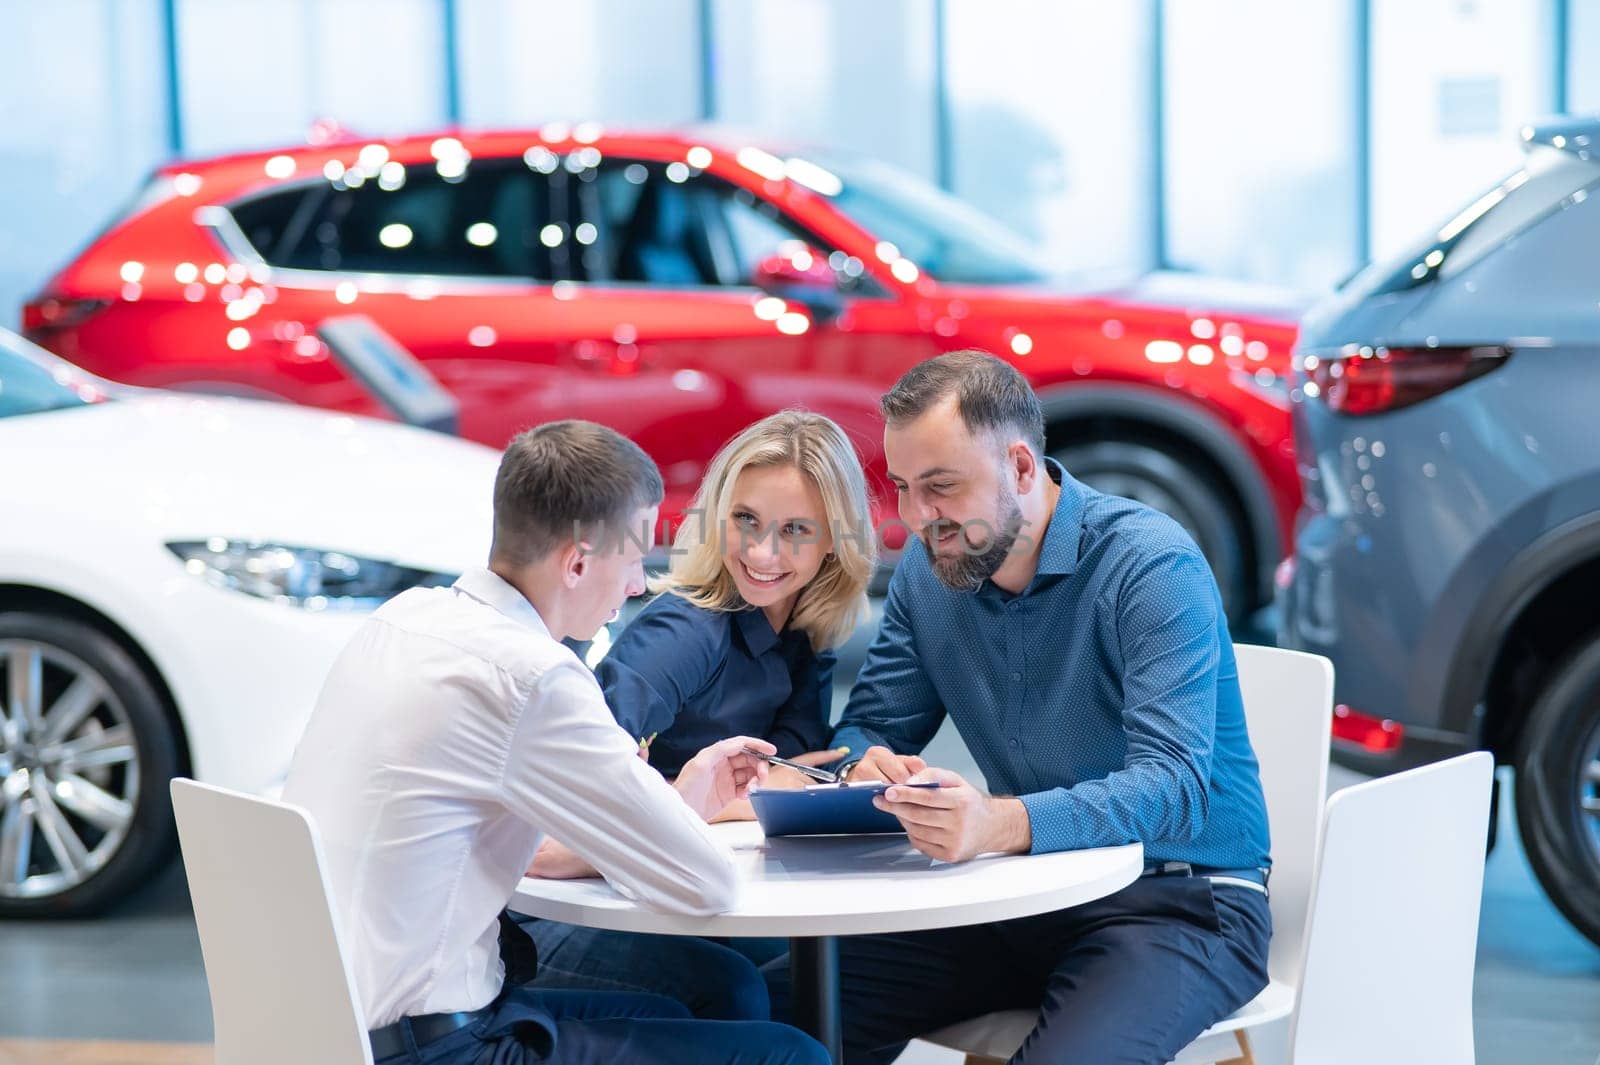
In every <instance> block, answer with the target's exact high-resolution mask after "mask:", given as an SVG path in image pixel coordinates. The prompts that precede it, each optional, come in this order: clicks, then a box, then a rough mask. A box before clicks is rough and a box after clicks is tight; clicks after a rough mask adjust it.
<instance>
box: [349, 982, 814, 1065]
mask: <svg viewBox="0 0 1600 1065" xmlns="http://www.w3.org/2000/svg"><path fill="white" fill-rule="evenodd" d="M552 1024H553V1027H554V1036H555V1038H554V1046H553V1047H551V1046H550V1043H551V1038H550V1036H551V1027H552ZM546 1048H548V1052H547V1051H546ZM827 1061H828V1056H827V1052H826V1051H824V1050H823V1049H822V1045H821V1044H820V1043H818V1042H817V1041H816V1040H814V1039H812V1038H811V1037H810V1036H808V1035H805V1034H803V1033H801V1032H799V1031H797V1030H796V1029H793V1028H789V1027H787V1026H785V1025H781V1024H772V1023H770V1022H765V1021H699V1020H694V1019H692V1018H690V1016H689V1011H688V1010H687V1009H685V1008H684V1007H683V1006H682V1005H681V1004H679V1003H677V1002H674V1001H673V1000H671V999H668V998H662V997H660V996H658V995H633V994H626V993H623V992H606V991H595V992H588V991H539V990H535V989H532V988H508V989H507V990H506V991H505V993H504V994H502V995H501V997H500V998H499V999H498V1000H497V1001H496V1003H495V1007H494V1012H493V1013H491V1014H490V1015H489V1016H488V1017H487V1018H485V1019H484V1020H481V1021H478V1022H476V1023H474V1024H470V1025H468V1026H467V1027H465V1028H462V1029H460V1030H459V1031H456V1032H452V1033H451V1034H450V1035H447V1036H445V1037H444V1038H443V1039H439V1040H436V1041H434V1042H432V1043H429V1044H428V1045H427V1046H424V1047H421V1048H419V1049H416V1050H410V1051H407V1052H405V1053H400V1054H392V1055H390V1056H388V1057H385V1058H381V1059H379V1061H378V1062H377V1063H376V1065H532V1063H534V1062H538V1063H541V1065H631V1063H634V1062H638V1063H640V1065H655V1063H660V1065H682V1063H683V1062H708V1063H709V1062H725V1063H728V1065H827Z"/></svg>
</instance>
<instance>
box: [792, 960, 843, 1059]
mask: <svg viewBox="0 0 1600 1065" xmlns="http://www.w3.org/2000/svg"><path fill="white" fill-rule="evenodd" d="M789 973H790V979H791V980H792V981H793V984H792V987H791V994H793V995H794V1003H793V1011H794V1023H795V1027H797V1028H799V1029H800V1030H801V1031H802V1032H808V1033H810V1034H811V1035H813V1036H815V1037H816V1039H817V1041H818V1042H819V1043H821V1044H822V1045H823V1046H824V1047H826V1048H827V1050H828V1056H829V1058H831V1059H832V1060H833V1061H834V1062H839V1061H842V1060H843V1059H844V1038H843V1032H842V1030H841V1029H840V1026H839V941H838V940H837V939H836V938H834V937H833V936H804V937H801V936H796V937H794V938H792V939H790V940H789Z"/></svg>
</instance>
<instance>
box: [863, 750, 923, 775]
mask: <svg viewBox="0 0 1600 1065" xmlns="http://www.w3.org/2000/svg"><path fill="white" fill-rule="evenodd" d="M927 768H928V763H927V762H924V761H923V760H922V759H921V758H918V757H917V756H916V755H914V754H895V753H894V752H893V751H891V750H890V749H889V748H887V747H868V748H867V753H866V754H864V755H862V756H861V761H859V762H857V763H856V767H855V768H854V769H852V770H850V776H849V780H851V781H857V780H882V781H885V782H887V783H889V784H904V783H905V782H906V781H908V780H910V779H911V778H912V776H913V775H915V774H917V773H920V772H922V771H923V770H925V769H927Z"/></svg>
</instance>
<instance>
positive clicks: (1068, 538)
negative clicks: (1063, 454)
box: [1023, 458, 1087, 575]
mask: <svg viewBox="0 0 1600 1065" xmlns="http://www.w3.org/2000/svg"><path fill="white" fill-rule="evenodd" d="M1044 466H1045V469H1046V471H1048V472H1049V474H1050V479H1051V480H1052V481H1055V482H1056V483H1057V484H1059V485H1060V486H1061V496H1060V498H1059V499H1057V500H1056V509H1055V510H1054V511H1053V512H1052V513H1051V515H1050V524H1049V525H1047V526H1046V527H1045V530H1044V543H1043V544H1041V545H1040V547H1039V566H1038V568H1037V569H1036V570H1035V571H1034V572H1035V574H1036V575H1039V574H1046V573H1048V574H1061V575H1066V574H1069V573H1071V572H1072V571H1073V570H1075V569H1077V568H1078V547H1079V544H1080V543H1081V542H1082V540H1083V508H1084V493H1085V492H1086V491H1087V489H1085V488H1084V486H1083V485H1082V484H1079V483H1078V482H1077V481H1075V480H1073V478H1072V475H1071V474H1069V473H1068V472H1067V471H1066V469H1064V468H1063V467H1062V465H1061V463H1059V462H1057V461H1056V460H1055V459H1052V458H1047V459H1045V460H1044ZM1023 532H1027V530H1026V529H1024V530H1023Z"/></svg>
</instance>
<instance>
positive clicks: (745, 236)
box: [23, 124, 1299, 618]
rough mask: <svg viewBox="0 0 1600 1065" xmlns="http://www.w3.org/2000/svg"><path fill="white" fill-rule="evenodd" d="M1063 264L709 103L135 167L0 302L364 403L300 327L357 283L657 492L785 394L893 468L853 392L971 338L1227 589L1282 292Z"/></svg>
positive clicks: (918, 187)
mask: <svg viewBox="0 0 1600 1065" xmlns="http://www.w3.org/2000/svg"><path fill="white" fill-rule="evenodd" d="M1061 274H1062V271H1061V270H1060V269H1058V268H1057V269H1053V268H1051V267H1050V266H1049V265H1047V264H1045V263H1044V262H1042V261H1041V260H1040V257H1039V256H1037V255H1035V254H1034V252H1033V251H1032V250H1030V248H1029V247H1028V246H1027V245H1025V244H1024V243H1023V242H1022V241H1021V240H1020V239H1018V238H1016V237H1014V236H1013V235H1011V234H1010V233H1009V232H1008V231H1007V230H1006V229H1005V228H1003V227H1002V226H1001V225H999V224H998V223H996V222H994V221H993V220H991V219H989V218H988V217H986V216H985V215H984V214H982V213H981V212H979V211H978V210H976V209H974V208H973V207H971V206H969V205H967V204H965V203H963V202H962V201H961V200H959V199H957V198H955V197H953V196H951V195H949V194H948V193H946V192H944V191H941V190H940V189H938V188H936V187H935V186H934V185H932V184H930V183H928V182H926V181H924V180H922V179H921V178H918V177H915V176H913V175H911V174H908V173H906V172H904V171H901V170H898V169H896V168H894V167H891V166H888V165H886V164H883V163H880V162H875V161H871V160H867V159H862V158H851V157H846V156H843V155H836V154H826V153H817V152H807V151H801V152H794V151H789V150H786V149H779V148H777V147H775V146H772V145H767V146H765V147H762V146H757V145H756V144H754V143H751V142H748V141H746V140H744V139H741V138H736V137H732V136H731V135H729V134H726V133H723V132H719V131H715V130H712V129H700V130H689V131H686V132H681V133H680V132H653V133H627V132H619V131H608V130H604V129H602V128H600V127H599V126H597V125H593V124H578V125H576V126H571V125H567V124H553V125H548V126H544V127H541V128H538V129H529V130H525V131H518V132H504V133H480V134H468V133H457V132H449V133H443V134H430V135H422V136H412V137H406V138H400V139H393V140H382V139H372V140H366V139H358V138H353V137H350V136H348V135H344V134H335V135H333V136H332V138H331V139H330V140H328V141H327V142H326V143H322V144H319V145H315V146H299V147H293V148H286V149H280V150H268V151H260V152H252V153H247V154H238V155H228V156H223V157H220V158H214V159H210V160H189V161H184V162H175V163H172V164H170V165H168V166H165V167H163V168H161V169H160V170H159V171H158V173H157V174H156V175H155V177H154V178H152V180H151V181H150V182H149V184H148V186H147V188H146V189H145V192H144V193H143V195H141V196H140V197H139V198H138V200H137V202H136V203H135V204H134V206H133V208H132V209H131V210H129V211H128V212H126V213H125V214H124V215H123V216H122V217H120V218H119V219H117V220H116V221H115V222H114V223H113V224H112V225H111V226H110V228H108V229H107V230H106V231H105V232H104V233H102V234H101V235H100V236H99V237H98V238H97V239H96V240H94V241H93V242H92V243H91V244H90V245H89V246H88V248H86V249H85V250H84V251H83V252H82V253H81V254H79V255H78V256H77V257H76V258H75V259H74V260H73V261H72V262H71V263H70V264H69V265H68V266H67V267H66V268H65V269H62V270H61V271H59V272H58V273H56V274H55V275H54V276H53V277H52V278H51V279H50V280H49V281H48V282H46V283H45V284H44V286H43V287H42V289H40V290H39V291H38V293H37V294H36V296H35V297H34V298H33V299H32V300H30V301H29V302H28V303H27V305H26V306H25V307H24V309H23V322H24V327H25V330H26V332H27V335H28V336H30V337H31V338H32V339H34V340H35V341H37V342H38V343H40V344H43V345H45V346H47V347H49V348H51V349H52V350H54V351H55V352H56V353H57V354H59V355H61V356H63V357H65V358H68V359H71V360H73V361H74V362H77V363H79V364H80V365H82V366H84V367H86V368H88V369H90V370H92V371H93V372H95V373H97V374H101V375H103V376H106V377H109V378H112V379H115V380H119V381H128V382H132V383H136V384H142V385H156V386H162V387H174V388H184V389H198V390H203V391H213V392H224V393H230V394H238V395H248V396H260V397H273V398H278V399H286V400H290V401H292V402H295V403H304V404H309V405H312V406H320V407H327V408H331V409H335V410H342V411H347V412H354V413H371V414H377V413H382V411H380V410H379V409H378V408H376V407H375V406H374V405H373V402H372V400H371V398H370V396H369V395H368V393H367V392H366V391H365V390H363V389H362V388H361V387H359V385H358V384H357V383H356V382H354V381H353V380H352V379H351V377H350V376H349V375H347V374H346V373H344V372H343V371H342V370H341V369H340V368H339V367H338V366H337V365H336V364H335V363H334V362H333V361H331V360H330V359H329V358H328V353H327V349H326V347H325V345H324V344H323V343H322V342H321V341H320V340H319V338H318V337H317V336H316V335H315V334H316V332H317V329H318V327H319V323H320V322H322V321H323V320H324V319H325V318H327V317H329V316H333V315H338V314H342V313H347V312H350V311H359V312H360V313H362V314H365V315H367V316H369V317H370V318H371V319H372V320H373V321H374V322H376V323H377V324H378V326H379V327H380V328H381V329H383V330H384V331H385V332H387V333H388V334H389V335H391V336H392V337H393V338H394V339H395V340H396V341H397V342H398V343H399V344H400V345H401V346H402V347H404V348H405V349H407V350H409V351H410V352H412V353H413V354H414V355H415V356H416V357H417V358H418V359H419V360H420V361H421V363H422V364H423V365H424V366H425V367H426V368H427V369H428V371H429V372H430V373H431V375H432V376H433V377H434V378H436V379H437V380H438V382H439V383H440V384H441V385H443V386H444V388H445V389H446V390H448V391H449V392H450V393H452V394H453V395H454V396H455V398H456V400H457V401H458V402H459V405H460V431H461V433H462V435H464V436H466V437H468V438H470V439H474V440H478V441H480V442H483V443H486V444H489V445H491V446H494V447H500V446H503V445H504V443H505V442H506V440H508V439H509V438H510V437H511V436H512V435H513V434H514V433H515V432H516V431H517V430H519V429H521V428H524V427H526V426H528V425H531V424H536V423H539V422H543V421H548V420H551V419H553V418H558V417H579V418H587V419H590V420H593V421H598V422H601V423H603V424H606V425H610V426H612V427H614V428H616V429H618V430H620V431H622V432H623V433H625V434H626V435H628V436H629V437H631V438H632V439H634V440H636V441H637V442H638V443H639V444H640V445H641V446H643V447H644V448H645V449H646V450H647V451H648V452H649V453H650V454H651V455H652V457H654V458H655V460H656V462H657V463H658V465H659V466H660V467H661V470H662V473H663V475H664V478H665V480H666V484H667V493H668V496H667V501H666V505H665V508H664V509H665V510H666V511H667V512H668V513H672V512H676V511H679V510H681V509H682V508H683V507H685V506H686V505H687V503H688V501H689V499H690V497H691V496H692V495H693V493H694V490H695V488H696V487H697V486H698V484H699V481H700V477H701V475H702V473H703V472H704V469H705V466H706V464H707V462H708V461H709V460H710V458H711V456H712V455H713V454H714V453H715V451H716V449H717V448H718V447H720V446H721V445H722V443H723V442H724V441H726V440H727V439H728V438H729V437H731V436H732V435H733V434H734V433H736V432H737V431H738V430H739V429H740V428H742V427H743V426H745V425H747V424H749V423H750V422H752V421H754V420H756V419H758V418H760V417H762V416H764V415H766V414H769V413H772V412H773V411H776V410H780V409H782V408H784V407H790V406H796V405H798V406H804V407H808V408H810V409H813V410H818V411H822V412H824V413H826V414H828V415H830V416H832V417H833V418H835V419H836V420H838V421H839V422H840V423H841V424H842V425H843V426H845V428H846V429H847V431H849V432H850V433H851V435H852V436H853V437H854V439H855V441H856V443H857V445H858V447H859V448H860V450H861V452H862V455H863V457H864V458H865V460H866V462H867V466H868V470H869V474H870V475H871V477H872V479H873V481H874V483H875V486H876V488H877V490H878V495H879V497H880V498H881V499H889V498H892V492H890V491H889V489H888V485H887V481H886V479H885V477H884V471H883V461H882V455H881V446H882V445H881V435H882V434H881V425H880V418H879V415H878V397H879V396H880V395H881V394H882V393H883V392H884V391H886V390H887V389H888V388H889V386H890V385H892V384H893V383H894V381H895V380H896V379H897V378H898V377H899V376H900V375H901V374H902V373H903V372H904V371H905V370H906V369H908V368H909V367H910V366H912V365H913V364H915V363H917V362H920V361H922V360H923V359H926V358H929V357H931V356H933V355H937V354H939V353H940V352H943V351H950V350H956V349H960V348H969V347H979V348H983V349H986V350H989V351H994V352H997V353H999V354H1001V355H1003V356H1004V357H1006V358H1008V359H1010V360H1011V361H1013V362H1014V364H1015V365H1016V366H1017V367H1018V368H1019V369H1021V370H1022V371H1023V372H1024V373H1025V374H1027V375H1028V377H1029V379H1030V380H1031V381H1032V382H1033V384H1034V386H1035V387H1036V388H1037V389H1038V391H1039V394H1040V397H1041V399H1042V400H1043V402H1044V407H1045V411H1046V417H1047V421H1048V444H1049V448H1050V450H1051V452H1052V453H1053V454H1054V455H1055V456H1056V457H1057V458H1059V459H1060V460H1061V461H1062V463H1063V464H1064V465H1065V466H1066V467H1067V468H1068V469H1070V470H1072V471H1073V473H1074V474H1075V475H1076V476H1078V477H1079V478H1081V479H1083V480H1085V481H1087V482H1088V483H1090V484H1092V485H1094V486H1095V487H1097V488H1101V489H1102V490H1105V491H1109V492H1113V493H1116V494H1118V495H1123V496H1128V497H1131V498H1134V499H1138V500H1140V501H1142V502H1145V503H1148V504H1150V505H1152V506H1154V507H1156V508H1158V509H1160V510H1163V511H1165V512H1166V513H1168V514H1170V515H1171V516H1173V517H1174V518H1176V519H1177V520H1178V522H1179V523H1180V524H1182V525H1183V526H1184V527H1185V528H1186V529H1187V530H1188V531H1189V532H1190V534H1191V535H1193V536H1194V538H1195V540H1196V541H1197V542H1198V543H1199V544H1200V546H1201V548H1202V550H1204V551H1205V553H1206V556H1207V558H1208V559H1209V560H1210V562H1211V565H1212V567H1213V569H1214V571H1215V572H1216V575H1217V579H1218V583H1219V585H1220V586H1221V587H1222V589H1223V593H1224V599H1225V601H1226V603H1227V606H1228V608H1229V611H1230V614H1232V615H1233V616H1234V617H1235V618H1240V617H1242V616H1244V615H1246V614H1248V613H1249V612H1251V611H1252V610H1254V609H1255V608H1256V607H1258V606H1260V605H1262V604H1263V603H1265V602H1266V601H1267V600H1268V599H1269V598H1270V595H1271V571H1272V568H1273V566H1275V565H1276V563H1277V562H1278V560H1279V559H1280V558H1281V557H1282V554H1283V551H1284V549H1285V547H1286V544H1287V541H1288V537H1289V534H1290V530H1291V525H1290V523H1291V520H1292V515H1293V512H1294V509H1295V507H1296V506H1297V505H1298V501H1299V499H1298V496H1299V490H1298V485H1297V483H1296V479H1295V475H1294V462H1293V447H1292V443H1291V439H1290V429H1289V419H1288V412H1287V399H1286V391H1287V389H1286V385H1285V380H1284V375H1285V374H1286V372H1287V366H1288V353H1289V350H1290V346H1291V344H1292V342H1293V337H1294V325H1293V319H1294V317H1295V314H1296V313H1297V311H1298V309H1299V308H1298V305H1296V304H1294V303H1293V302H1292V300H1291V299H1290V297H1288V296H1286V295H1285V294H1284V293H1283V292H1282V291H1281V290H1276V289H1270V288H1268V287H1266V286H1261V285H1246V284H1240V283H1216V282H1210V283H1208V282H1206V281H1204V280H1203V279H1199V278H1193V277H1181V276H1178V275H1174V274H1170V273H1169V274H1155V275H1151V276H1147V277H1145V278H1144V279H1142V280H1140V281H1136V282H1126V281H1121V282H1117V283H1111V284H1107V283H1100V284H1098V285H1094V284H1090V283H1088V282H1084V281H1078V282H1071V281H1068V280H1065V279H1063V278H1062V277H1061V276H1060V275H1061ZM886 516H887V517H893V515H892V514H889V515H886ZM890 546H891V547H895V546H898V542H891V543H890Z"/></svg>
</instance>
